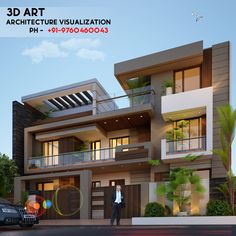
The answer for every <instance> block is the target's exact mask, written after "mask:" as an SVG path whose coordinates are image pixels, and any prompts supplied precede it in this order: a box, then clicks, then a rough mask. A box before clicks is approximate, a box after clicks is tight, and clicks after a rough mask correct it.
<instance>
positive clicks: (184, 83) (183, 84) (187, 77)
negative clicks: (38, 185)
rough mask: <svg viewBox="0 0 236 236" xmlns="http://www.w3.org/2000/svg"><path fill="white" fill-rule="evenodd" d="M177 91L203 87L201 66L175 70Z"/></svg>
mask: <svg viewBox="0 0 236 236" xmlns="http://www.w3.org/2000/svg"><path fill="white" fill-rule="evenodd" d="M174 77H175V93H181V92H185V91H190V90H194V89H199V88H200V87H201V68H200V66H199V67H194V68H189V69H184V70H180V71H176V72H175V76H174Z"/></svg>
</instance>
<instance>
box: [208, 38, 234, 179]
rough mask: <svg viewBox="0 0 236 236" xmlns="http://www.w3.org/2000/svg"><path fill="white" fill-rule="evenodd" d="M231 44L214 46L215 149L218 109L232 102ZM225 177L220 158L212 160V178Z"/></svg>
mask: <svg viewBox="0 0 236 236" xmlns="http://www.w3.org/2000/svg"><path fill="white" fill-rule="evenodd" d="M229 50H230V44H229V42H224V43H220V44H216V45H213V46H212V86H213V89H214V90H213V91H214V93H213V148H214V149H219V148H221V145H220V137H219V122H218V118H217V117H218V114H217V107H218V106H222V105H225V104H227V103H229V102H230V89H229V86H230V51H229ZM224 176H225V170H224V167H223V165H222V162H221V160H220V158H219V157H218V156H214V157H213V159H212V178H221V177H224Z"/></svg>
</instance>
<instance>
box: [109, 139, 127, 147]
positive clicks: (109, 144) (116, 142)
mask: <svg viewBox="0 0 236 236" xmlns="http://www.w3.org/2000/svg"><path fill="white" fill-rule="evenodd" d="M124 138H128V144H123V141H122V144H121V145H119V146H122V145H129V144H130V136H120V137H114V138H110V139H109V147H110V148H116V147H118V146H117V140H118V139H121V140H123V139H124ZM111 140H116V146H115V147H113V146H111Z"/></svg>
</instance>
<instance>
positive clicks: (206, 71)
mask: <svg viewBox="0 0 236 236" xmlns="http://www.w3.org/2000/svg"><path fill="white" fill-rule="evenodd" d="M211 85H212V49H211V48H208V49H204V50H203V63H202V81H201V87H202V88H205V87H209V86H211Z"/></svg>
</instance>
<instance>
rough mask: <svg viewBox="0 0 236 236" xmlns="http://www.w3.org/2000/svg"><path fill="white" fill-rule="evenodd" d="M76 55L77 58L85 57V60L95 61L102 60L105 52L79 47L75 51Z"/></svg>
mask: <svg viewBox="0 0 236 236" xmlns="http://www.w3.org/2000/svg"><path fill="white" fill-rule="evenodd" d="M76 55H77V56H78V57H79V58H82V59H87V60H91V61H96V60H101V61H103V60H104V59H105V54H104V53H103V52H101V51H98V50H91V49H87V48H82V49H80V50H79V51H78V52H77V53H76Z"/></svg>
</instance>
